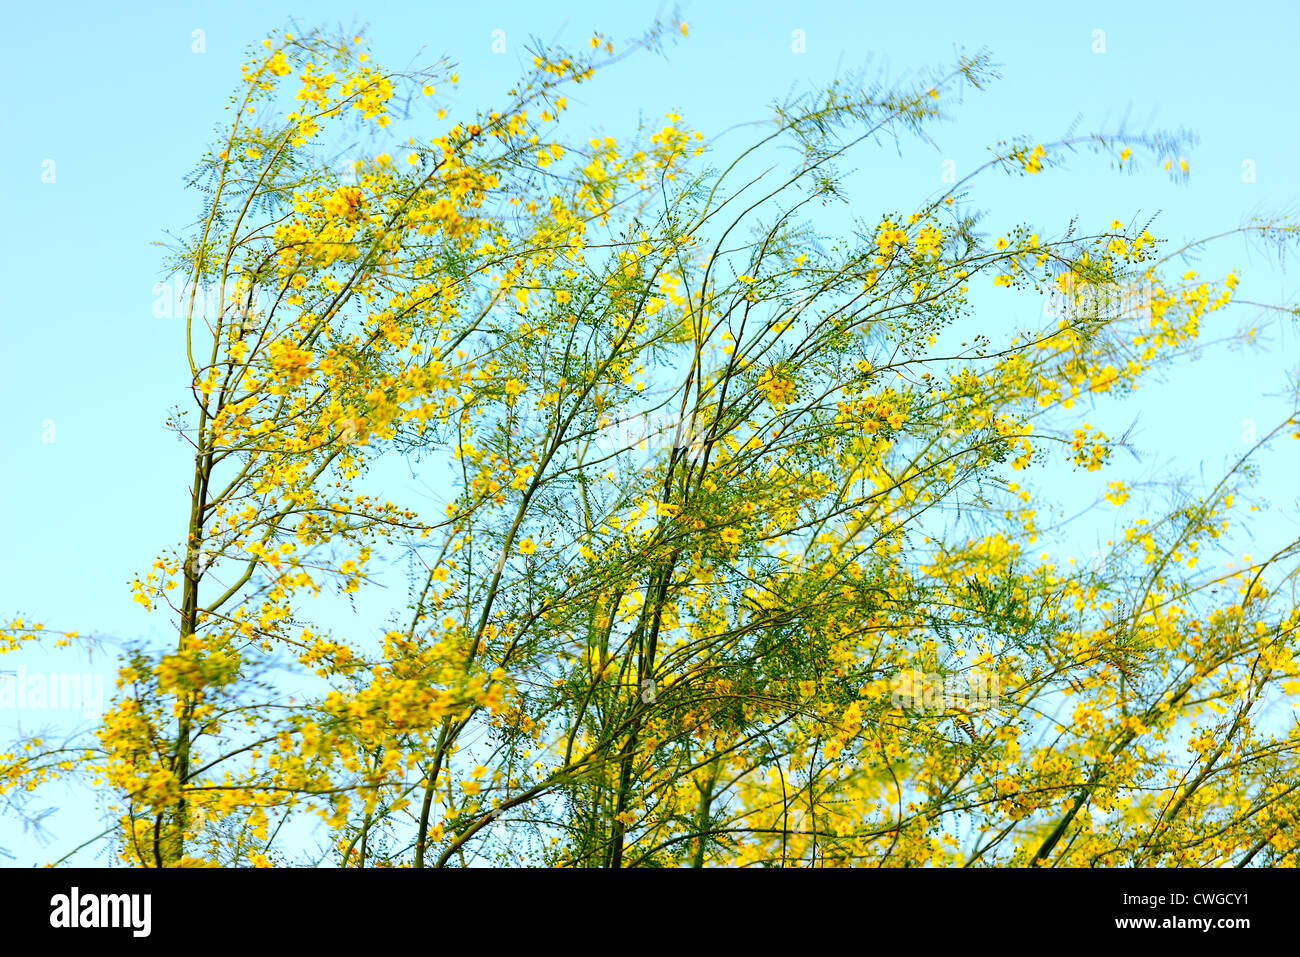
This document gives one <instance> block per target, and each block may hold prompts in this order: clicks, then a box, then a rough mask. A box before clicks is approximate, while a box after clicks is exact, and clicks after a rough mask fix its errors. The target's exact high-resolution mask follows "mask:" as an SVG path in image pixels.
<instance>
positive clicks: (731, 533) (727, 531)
mask: <svg viewBox="0 0 1300 957" xmlns="http://www.w3.org/2000/svg"><path fill="white" fill-rule="evenodd" d="M722 540H723V541H724V542H726V543H727V544H728V545H738V544H740V532H738V531H736V530H735V529H734V528H724V529H723V530H722Z"/></svg>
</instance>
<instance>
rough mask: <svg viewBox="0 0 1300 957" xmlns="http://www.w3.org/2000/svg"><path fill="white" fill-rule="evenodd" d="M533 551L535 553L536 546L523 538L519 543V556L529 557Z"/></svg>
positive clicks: (529, 539) (530, 540) (531, 541)
mask: <svg viewBox="0 0 1300 957" xmlns="http://www.w3.org/2000/svg"><path fill="white" fill-rule="evenodd" d="M535 551H537V544H536V543H535V542H534V541H533V540H532V539H531V538H525V539H524V540H523V541H522V542H520V543H519V554H521V555H531V554H532V553H533V552H535Z"/></svg>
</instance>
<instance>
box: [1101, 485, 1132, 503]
mask: <svg viewBox="0 0 1300 957" xmlns="http://www.w3.org/2000/svg"><path fill="white" fill-rule="evenodd" d="M1127 499H1128V490H1127V489H1125V488H1124V483H1123V482H1111V483H1110V491H1109V492H1107V493H1106V501H1108V502H1110V503H1111V504H1112V505H1122V504H1124V502H1125V501H1126V500H1127Z"/></svg>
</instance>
